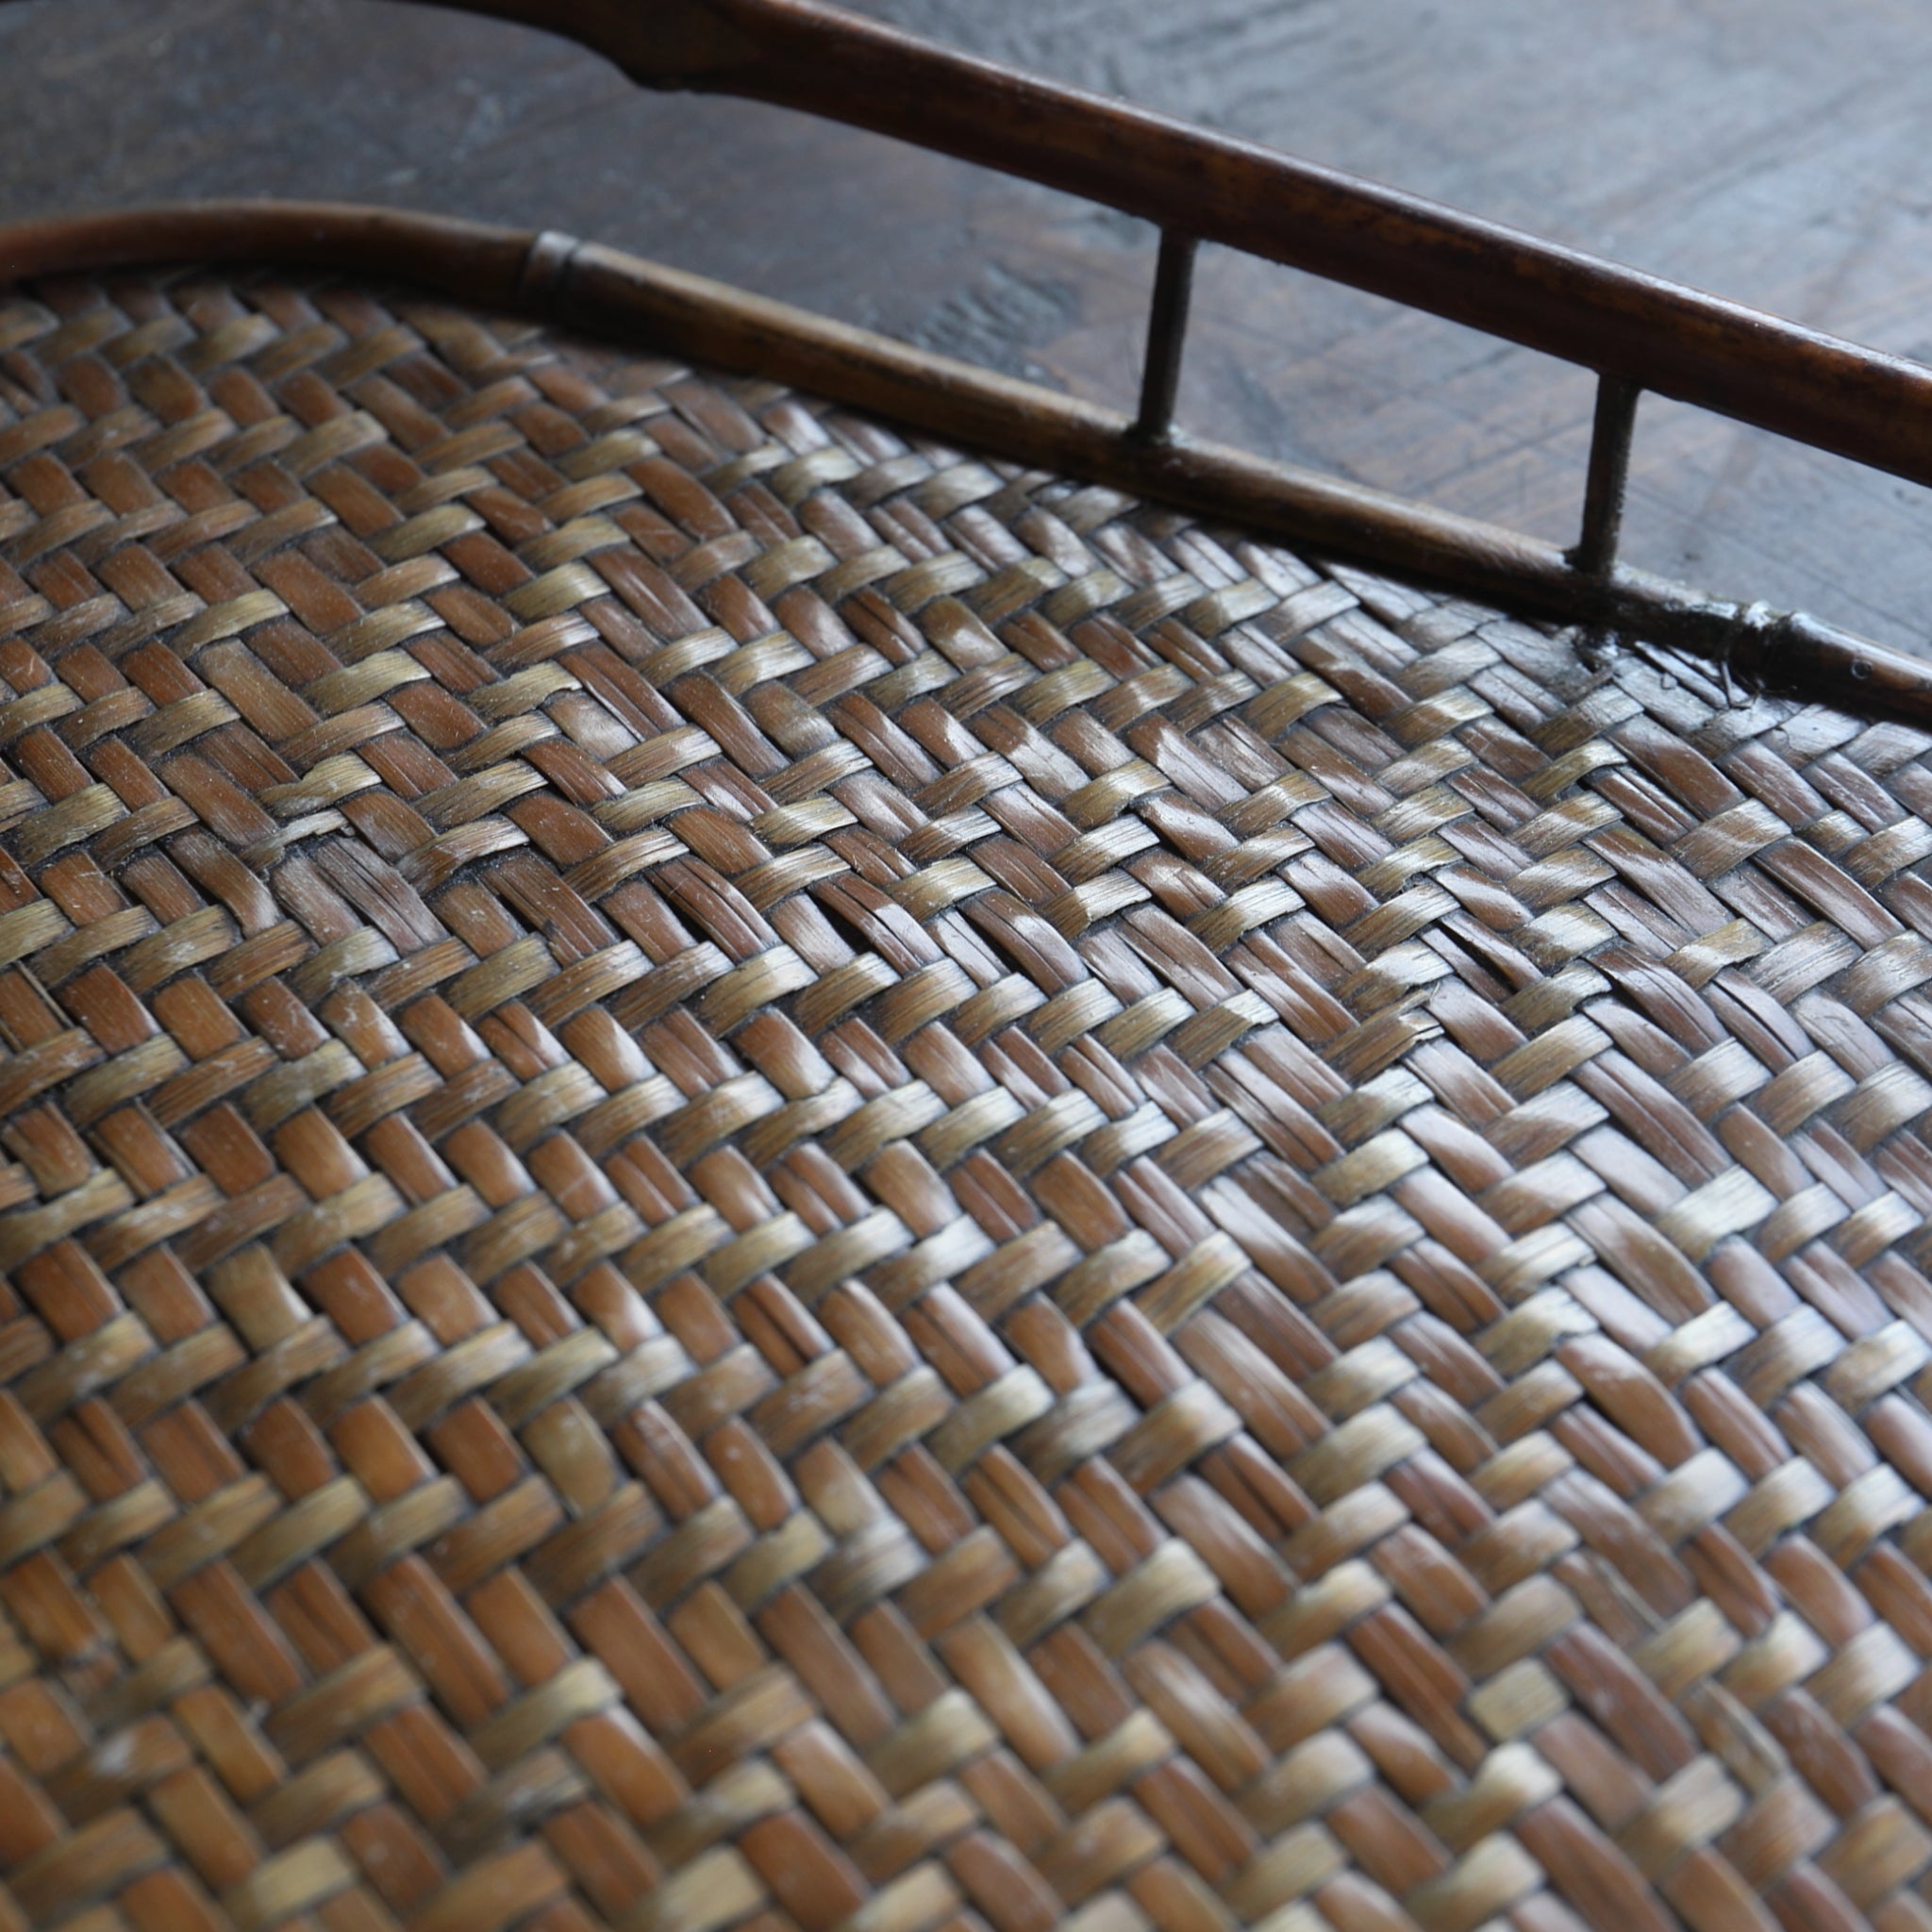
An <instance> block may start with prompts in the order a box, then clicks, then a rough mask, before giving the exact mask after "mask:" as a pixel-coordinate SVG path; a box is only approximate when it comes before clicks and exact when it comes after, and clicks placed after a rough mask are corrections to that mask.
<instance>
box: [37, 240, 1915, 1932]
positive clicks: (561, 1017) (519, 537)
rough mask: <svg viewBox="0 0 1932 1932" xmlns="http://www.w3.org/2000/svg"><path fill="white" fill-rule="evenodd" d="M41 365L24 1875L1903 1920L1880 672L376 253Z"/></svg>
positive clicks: (1909, 853)
mask: <svg viewBox="0 0 1932 1932" xmlns="http://www.w3.org/2000/svg"><path fill="white" fill-rule="evenodd" d="M0 345H4V349H0V558H4V563H0V633H4V637H0V678H4V680H5V697H4V702H0V766H4V769H0V960H4V962H5V964H4V970H0V1038H4V1043H5V1046H6V1049H7V1053H6V1057H5V1059H4V1062H0V1122H4V1124H0V1147H4V1152H5V1156H6V1164H5V1166H4V1168H0V1264H4V1278H0V1358H4V1390H0V1490H4V1496H0V1612H4V1621H0V1925H4V1926H6V1927H7V1928H8V1932H12V1928H14V1927H25V1926H56V1925H66V1926H71V1927H74V1928H75V1932H79V1928H83V1927H84V1928H86V1932H121V1928H124V1927H125V1928H131V1932H203V1928H209V1932H212V1928H217V1927H227V1926H234V1927H237V1928H241V1932H269V1928H273V1927H282V1926H287V1927H316V1928H323V1932H378V1928H388V1927H391V1926H408V1927H410V1928H417V1932H508V1928H511V1927H530V1928H541V1932H580V1928H590V1927H595V1926H602V1925H612V1926H616V1927H620V1928H624V1932H731V1928H742V1932H791V1928H793V1927H797V1928H802V1932H1046V1928H1048V1927H1050V1926H1055V1925H1058V1924H1067V1925H1070V1926H1077V1927H1079V1928H1081V1932H1155V1928H1158V1932H1230V1928H1234V1927H1248V1926H1265V1927H1267V1928H1268V1932H1411V1928H1420V1932H1478V1928H1484V1932H1487V1928H1498V1932H1500V1928H1502V1927H1505V1926H1507V1927H1511V1928H1513V1932H1577V1928H1580V1927H1582V1926H1585V1925H1588V1926H1590V1927H1592V1928H1596V1932H1633V1928H1639V1927H1641V1928H1643V1932H1663V1928H1666V1927H1671V1926H1674V1925H1677V1924H1682V1925H1686V1926H1690V1927H1693V1928H1695V1932H1771V1928H1773V1927H1774V1926H1782V1927H1785V1928H1789V1932H1812V1928H1830V1932H1840V1928H1843V1932H1852V1928H1855V1927H1859V1926H1862V1925H1866V1924H1869V1925H1872V1926H1874V1927H1878V1928H1880V1932H1926V1928H1927V1927H1928V1926H1932V1907H1928V1903H1927V1899H1928V1886H1927V1874H1928V1870H1932V1740H1928V1737H1927V1726H1928V1724H1932V1674H1928V1671H1927V1658H1928V1656H1932V1584H1928V1579H1927V1569H1928V1566H1932V1514H1928V1513H1927V1511H1926V1504H1925V1499H1926V1496H1927V1494H1928V1493H1932V1422H1928V1419H1927V1415H1926V1410H1925V1407H1924V1396H1925V1395H1926V1394H1927V1393H1928V1392H1932V1383H1928V1381H1927V1379H1926V1374H1927V1367H1928V1363H1932V1351H1928V1347H1927V1338H1928V1336H1932V1285H1928V1282H1927V1279H1926V1275H1925V1274H1924V1270H1923V1265H1922V1264H1923V1262H1924V1256H1925V1243H1924V1233H1923V1229H1924V1219H1925V1216H1926V1213H1927V1212H1928V1210H1932V1150H1928V1147H1927V1145H1926V1141H1925V1140H1924V1124H1925V1121H1926V1118H1927V1109H1928V1108H1932V1084H1928V1074H1932V1000H1928V998H1927V996H1926V993H1925V991H1924V989H1925V986H1926V983H1927V981H1928V980H1932V885H1928V883H1927V880H1926V879H1925V877H1924V876H1923V874H1922V869H1923V866H1924V861H1925V859H1926V858H1928V856H1932V833H1928V831H1927V829H1926V825H1925V823H1924V810H1925V808H1926V804H1927V801H1928V798H1932V766H1928V763H1927V761H1926V754H1927V752H1928V751H1932V738H1928V736H1927V735H1926V734H1924V733H1923V732H1921V731H1918V730H1917V729H1914V728H1909V727H1907V726H1905V725H1901V724H1882V723H1874V722H1872V721H1871V720H1870V719H1864V718H1860V717H1857V716H1854V715H1851V714H1848V713H1844V712H1840V711H1835V710H1831V709H1828V708H1821V707H1816V706H1813V707H1803V708H1801V707H1799V706H1797V705H1795V704H1791V703H1787V702H1774V701H1772V700H1768V699H1763V698H1758V699H1752V700H1744V699H1740V698H1739V697H1737V696H1736V695H1735V694H1734V693H1731V692H1728V691H1725V690H1724V689H1722V688H1721V687H1720V685H1719V684H1718V683H1717V682H1715V681H1713V680H1712V679H1710V678H1707V676H1705V675H1703V674H1702V673H1700V672H1698V671H1697V670H1695V669H1693V668H1691V667H1690V666H1689V665H1687V664H1684V663H1680V662H1677V661H1675V660H1673V659H1667V658H1659V657H1657V656H1655V655H1653V654H1651V653H1648V652H1645V651H1642V650H1636V649H1632V650H1625V651H1624V652H1622V653H1620V654H1618V655H1615V656H1613V657H1612V658H1610V659H1609V660H1608V662H1607V665H1599V666H1592V665H1591V663H1590V662H1588V661H1587V660H1586V659H1585V658H1582V657H1580V656H1579V654H1578V652H1577V650H1576V648H1575V640H1574V638H1573V637H1572V636H1571V635H1570V634H1569V633H1563V632H1556V631H1553V630H1550V629H1548V628H1544V627H1540V626H1538V625H1533V624H1530V623H1528V622H1525V621H1523V620H1522V619H1520V618H1518V617H1515V616H1511V615H1509V614H1506V613H1503V612H1499V611H1497V610H1495V609H1491V608H1481V607H1478V606H1475V605H1474V604H1470V603H1466V602H1460V601H1457V600H1455V599H1452V598H1448V597H1444V596H1441V595H1434V594H1428V593H1424V592H1421V591H1414V590H1411V589H1408V588H1406V587H1403V586H1401V585H1398V584H1396V583H1394V582H1392V581H1390V580H1387V579H1384V578H1382V577H1379V576H1376V575H1371V574H1368V573H1365V572H1361V571H1357V570H1352V569H1347V568H1343V567H1341V566H1338V565H1333V564H1329V563H1325V562H1323V561H1320V560H1318V559H1316V558H1311V557H1307V556H1303V555H1299V554H1295V553H1293V552H1291V551H1290V550H1288V549H1285V548H1283V547H1282V546H1281V545H1280V544H1278V543H1274V542H1271V541H1263V540H1260V539H1258V538H1257V537H1255V536H1254V535H1253V534H1252V533H1247V532H1243V531H1242V530H1241V529H1240V528H1238V527H1232V526H1217V525H1204V524H1202V523H1199V522H1197V521H1194V520H1191V518H1189V517H1187V516H1185V515H1182V514H1180V513H1178V512H1175V511H1173V510H1169V509H1163V508H1156V507H1152V506H1150V505H1148V504H1145V503H1141V502H1136V501H1134V500H1131V499H1128V498H1126V497H1124V496H1122V495H1120V494H1117V493H1114V492H1112V491H1106V490H1102V489H1098V488H1093V487H1090V486H1086V485H1083V484H1081V483H1079V482H1078V481H1076V480H1071V479H1067V478H1063V477H1059V476H1057V475H1050V474H1046V473H1044V472H1041V471H1038V470H1026V469H1023V468H1021V467H1020V466H1018V465H1016V464H1014V463H1011V462H1007V461H1002V460H1001V459H1000V458H998V456H997V454H996V453H986V452H979V453H972V452H962V451H960V450H958V449H954V448H949V447H943V446H941V445H939V444H937V443H935V442H933V441H927V440H924V439H922V438H920V437H918V436H916V435H912V434H908V433H903V432H899V431H895V430H894V429H893V428H892V427H891V426H890V425H887V424H886V423H884V422H881V421H877V420H874V419H871V418H868V417H866V416H864V415H861V414H858V413H856V412H854V411H852V410H849V409H845V408H835V407H832V406H829V405H826V404H824V403H822V402H820V401H817V400H815V399H814V398H813V397H812V396H811V395H808V394H802V393H795V392H792V391H789V390H787V389H784V388H782V387H780V386H778V385H777V384H775V383H774V382H770V381H764V380H758V379H756V378H742V377H724V376H721V375H715V374H712V373H708V372H707V371H706V370H705V369H704V368H702V367H691V366H686V365H684V364H682V363H674V362H671V361H667V360H665V359H662V358H653V357H652V356H651V355H650V354H649V353H647V352H640V351H638V350H636V349H635V348H628V349H627V348H625V347H622V346H615V345H611V344H608V343H599V342H595V341H589V340H583V339H577V338H574V337H572V336H569V335H567V334H565V333H563V332H562V331H560V330H558V329H556V328H546V327H544V326H542V325H537V324H533V323H530V322H526V321H521V320H508V319H505V318H504V317H502V316H499V315H494V314H491V313H489V312H484V311H479V310H472V309H468V308H462V307H460V306H455V305H452V304H449V303H447V302H443V301H439V300H433V299H429V298H426V297H423V296H417V295H411V294H409V293H408V292H406V291H395V290H387V289H384V288H381V287H375V286H371V285H369V284H367V283H366V282H364V283H358V282H356V281H345V280H342V279H341V278H337V277H330V276H327V275H299V274H276V273H272V272H231V271H224V272H222V273H219V274H216V273H211V272H210V273H200V272H196V271H192V270H189V271H170V272H161V273H139V274H138V273H133V272H129V273H125V274H107V275H97V276H92V277H88V276H72V277H68V278H64V279H60V280H57V281H49V282H45V283H42V284H40V285H37V286H31V287H25V288H22V289H20V290H18V291H13V292H11V293H9V294H8V295H7V296H6V297H5V298H4V301H0Z"/></svg>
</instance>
